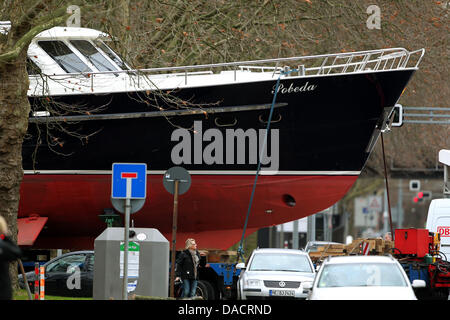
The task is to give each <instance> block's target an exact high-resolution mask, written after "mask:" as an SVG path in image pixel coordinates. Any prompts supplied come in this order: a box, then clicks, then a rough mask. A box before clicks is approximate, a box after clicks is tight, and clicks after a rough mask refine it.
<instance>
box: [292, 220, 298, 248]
mask: <svg viewBox="0 0 450 320" xmlns="http://www.w3.org/2000/svg"><path fill="white" fill-rule="evenodd" d="M292 249H297V250H298V220H295V221H294V228H293V231H292Z"/></svg>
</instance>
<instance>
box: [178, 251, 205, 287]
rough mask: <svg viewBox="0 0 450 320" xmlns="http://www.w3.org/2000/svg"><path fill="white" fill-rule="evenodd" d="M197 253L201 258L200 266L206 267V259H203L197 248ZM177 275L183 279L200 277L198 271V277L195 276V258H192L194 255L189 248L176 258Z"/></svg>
mask: <svg viewBox="0 0 450 320" xmlns="http://www.w3.org/2000/svg"><path fill="white" fill-rule="evenodd" d="M196 254H197V257H198V259H199V266H201V267H204V266H205V264H206V261H205V259H202V258H201V257H200V253H199V252H198V250H197V252H196ZM175 275H176V276H177V277H180V278H181V279H182V280H184V279H192V280H194V279H198V272H197V278H196V277H195V272H194V260H193V259H192V255H191V253H190V252H189V249H186V250H184V251H182V252H180V253H179V254H178V257H177V260H176V267H175Z"/></svg>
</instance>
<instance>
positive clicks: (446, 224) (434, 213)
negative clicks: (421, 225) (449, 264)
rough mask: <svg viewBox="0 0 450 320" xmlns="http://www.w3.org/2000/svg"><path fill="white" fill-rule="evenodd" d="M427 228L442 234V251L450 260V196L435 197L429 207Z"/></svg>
mask: <svg viewBox="0 0 450 320" xmlns="http://www.w3.org/2000/svg"><path fill="white" fill-rule="evenodd" d="M426 228H427V229H428V231H430V232H438V233H440V235H441V250H440V251H441V252H443V253H444V254H445V257H444V258H447V261H450V198H448V199H434V200H432V201H431V203H430V207H429V208H428V217H427V225H426Z"/></svg>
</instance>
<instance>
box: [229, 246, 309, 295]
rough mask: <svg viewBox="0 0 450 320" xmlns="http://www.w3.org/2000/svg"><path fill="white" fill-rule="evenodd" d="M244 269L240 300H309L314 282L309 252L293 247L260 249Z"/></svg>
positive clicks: (241, 278)
mask: <svg viewBox="0 0 450 320" xmlns="http://www.w3.org/2000/svg"><path fill="white" fill-rule="evenodd" d="M236 268H238V269H241V273H240V275H239V280H238V284H237V287H238V288H237V289H238V299H241V300H247V299H277V298H281V299H288V298H291V299H292V298H293V299H305V298H306V297H307V295H308V291H309V289H306V287H308V288H311V286H312V282H313V281H314V276H315V271H314V265H313V263H312V261H311V259H310V257H309V255H308V254H307V253H306V252H304V251H301V250H293V249H256V250H254V251H253V253H252V255H251V256H250V259H249V260H248V264H247V266H245V264H244V263H239V264H237V265H236Z"/></svg>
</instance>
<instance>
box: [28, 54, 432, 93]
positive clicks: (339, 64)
mask: <svg viewBox="0 0 450 320" xmlns="http://www.w3.org/2000/svg"><path fill="white" fill-rule="evenodd" d="M424 53H425V49H419V50H415V51H411V52H409V51H407V50H406V49H404V48H389V49H378V50H367V51H358V52H345V53H335V54H323V55H313V56H301V57H290V58H277V59H265V60H252V61H240V62H227V63H217V64H202V65H192V66H181V67H164V68H150V69H136V70H118V71H103V72H88V73H65V74H56V75H37V76H30V79H34V81H36V82H37V84H36V85H38V86H41V89H40V90H39V91H40V92H42V94H48V92H49V90H48V89H49V83H53V84H54V82H61V81H62V82H64V86H67V87H70V89H72V90H74V86H75V84H74V83H75V82H74V80H77V81H79V83H78V85H80V88H81V86H82V87H83V88H85V89H87V88H89V90H90V91H91V92H95V91H96V85H97V83H96V82H95V79H98V80H99V82H98V83H104V81H105V78H106V77H109V76H111V78H112V79H114V81H115V82H116V84H117V82H121V81H125V82H126V81H127V82H128V84H132V85H131V86H130V85H128V86H129V87H133V88H134V89H143V90H146V89H155V88H158V86H157V85H156V84H155V82H157V81H159V80H163V79H169V78H178V77H184V84H185V85H189V84H190V82H189V80H190V79H199V78H198V77H200V76H204V77H208V76H210V77H214V76H216V77H217V76H218V75H219V76H220V75H222V72H223V71H231V72H233V79H232V81H240V80H243V79H244V80H245V79H247V80H248V75H255V76H257V74H264V76H265V77H266V78H267V77H269V79H270V78H277V77H278V76H280V74H281V73H282V72H284V74H281V76H282V77H292V76H326V75H339V74H348V73H358V72H366V71H388V70H400V69H405V68H417V67H418V65H419V63H420V61H421V60H422V57H423V55H424ZM412 57H416V60H415V62H414V61H412V59H411V58H412ZM290 70H295V72H289V71H290ZM241 76H242V77H241ZM230 81H231V80H230ZM71 82H72V84H70V85H69V84H68V83H71ZM125 84H126V83H124V85H125Z"/></svg>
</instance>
